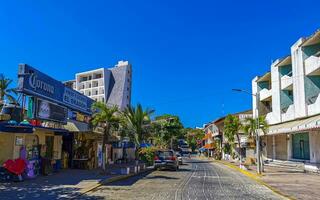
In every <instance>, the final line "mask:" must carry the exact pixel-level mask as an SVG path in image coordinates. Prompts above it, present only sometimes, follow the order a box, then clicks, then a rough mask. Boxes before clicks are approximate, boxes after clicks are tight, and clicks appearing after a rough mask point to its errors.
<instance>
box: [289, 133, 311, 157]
mask: <svg viewBox="0 0 320 200" xmlns="http://www.w3.org/2000/svg"><path fill="white" fill-rule="evenodd" d="M292 157H293V158H294V159H302V160H310V147H309V133H297V134H294V135H292Z"/></svg>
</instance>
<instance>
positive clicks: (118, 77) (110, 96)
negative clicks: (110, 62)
mask: <svg viewBox="0 0 320 200" xmlns="http://www.w3.org/2000/svg"><path fill="white" fill-rule="evenodd" d="M131 81H132V68H131V65H130V64H129V62H128V61H119V62H118V64H116V65H115V66H114V67H113V68H99V69H95V70H91V71H86V72H81V73H77V74H76V75H75V80H71V81H66V82H64V84H65V85H67V86H69V87H71V88H73V89H74V90H77V91H79V92H80V93H82V94H84V95H86V96H88V97H90V98H92V99H93V100H95V101H100V102H105V103H106V104H107V105H110V106H113V105H116V106H118V107H119V108H120V109H121V110H123V109H124V108H126V107H128V106H129V105H130V102H131V85H132V82H131Z"/></svg>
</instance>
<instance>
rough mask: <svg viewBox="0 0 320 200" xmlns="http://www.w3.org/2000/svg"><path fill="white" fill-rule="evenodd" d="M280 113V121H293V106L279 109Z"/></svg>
mask: <svg viewBox="0 0 320 200" xmlns="http://www.w3.org/2000/svg"><path fill="white" fill-rule="evenodd" d="M281 111H282V114H281V118H282V121H289V120H292V119H294V106H293V104H291V105H289V106H288V107H285V108H283V109H281Z"/></svg>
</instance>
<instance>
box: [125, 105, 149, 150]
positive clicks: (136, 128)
mask: <svg viewBox="0 0 320 200" xmlns="http://www.w3.org/2000/svg"><path fill="white" fill-rule="evenodd" d="M153 113H154V110H152V109H149V108H146V109H143V107H142V105H141V104H137V106H136V107H134V106H129V107H127V108H126V109H125V110H124V112H123V116H124V119H125V123H126V124H127V127H128V128H129V129H130V130H132V132H131V135H132V137H133V139H134V142H135V144H136V145H137V152H138V149H139V147H140V144H141V142H142V141H144V140H145V139H147V130H149V126H150V122H151V119H150V117H151V115H152V114H153Z"/></svg>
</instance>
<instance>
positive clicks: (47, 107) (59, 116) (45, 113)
mask: <svg viewBox="0 0 320 200" xmlns="http://www.w3.org/2000/svg"><path fill="white" fill-rule="evenodd" d="M36 108H37V109H36V118H37V119H42V120H48V121H55V122H62V123H67V108H65V107H63V106H60V105H56V104H53V103H51V102H49V101H46V100H42V99H38V100H37V107H36Z"/></svg>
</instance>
